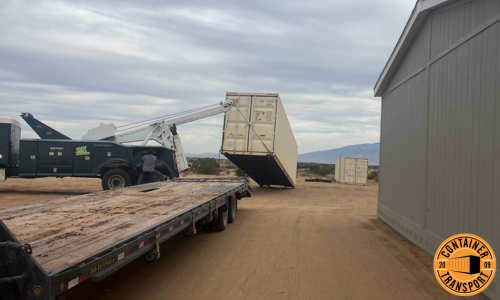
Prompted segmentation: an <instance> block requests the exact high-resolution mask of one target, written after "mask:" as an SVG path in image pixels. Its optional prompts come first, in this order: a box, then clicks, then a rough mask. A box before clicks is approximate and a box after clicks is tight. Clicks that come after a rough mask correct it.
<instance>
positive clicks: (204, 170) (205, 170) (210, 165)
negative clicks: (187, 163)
mask: <svg viewBox="0 0 500 300" xmlns="http://www.w3.org/2000/svg"><path fill="white" fill-rule="evenodd" d="M191 170H192V171H193V172H195V173H198V174H205V175H217V174H219V170H220V166H219V163H218V162H217V160H216V159H215V158H198V159H197V160H195V161H193V162H192V163H191Z"/></svg>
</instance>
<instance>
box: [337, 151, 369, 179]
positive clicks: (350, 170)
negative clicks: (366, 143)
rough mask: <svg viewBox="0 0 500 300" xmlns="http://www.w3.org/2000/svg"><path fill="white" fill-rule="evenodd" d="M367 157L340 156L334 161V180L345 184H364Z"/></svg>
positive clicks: (366, 172)
mask: <svg viewBox="0 0 500 300" xmlns="http://www.w3.org/2000/svg"><path fill="white" fill-rule="evenodd" d="M367 176H368V158H354V157H342V158H340V159H337V160H336V161H335V180H337V182H340V183H345V184H359V185H365V184H366V177H367Z"/></svg>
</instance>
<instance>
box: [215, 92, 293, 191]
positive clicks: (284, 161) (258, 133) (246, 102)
mask: <svg viewBox="0 0 500 300" xmlns="http://www.w3.org/2000/svg"><path fill="white" fill-rule="evenodd" d="M226 100H229V101H232V102H233V103H234V106H233V107H231V109H230V110H228V111H227V112H226V113H225V117H224V131H223V137H222V147H221V153H222V154H223V155H224V156H225V157H227V158H228V159H229V160H230V161H232V162H233V163H234V164H235V165H236V166H238V167H239V168H240V169H242V170H243V171H244V172H245V173H246V174H247V175H248V176H250V177H251V178H252V179H253V180H255V182H257V183H258V184H259V185H260V186H264V185H267V186H271V185H282V186H285V187H295V184H296V180H297V179H296V177H297V151H298V146H297V142H296V141H295V137H294V135H293V132H292V129H291V128H290V123H289V122H288V118H287V116H286V113H285V109H284V108H283V104H282V102H281V99H280V96H279V94H278V93H274V94H266V93H229V92H228V93H226Z"/></svg>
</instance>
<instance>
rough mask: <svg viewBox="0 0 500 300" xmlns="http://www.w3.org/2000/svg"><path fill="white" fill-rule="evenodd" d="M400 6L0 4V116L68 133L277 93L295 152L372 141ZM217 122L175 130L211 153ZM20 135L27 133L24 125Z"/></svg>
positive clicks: (402, 15) (391, 0)
mask: <svg viewBox="0 0 500 300" xmlns="http://www.w3.org/2000/svg"><path fill="white" fill-rule="evenodd" d="M412 8H413V3H411V2H407V1H397V0H386V1H378V2H373V1H367V0H350V1H347V0H342V1H340V0H339V1H322V0H318V1H309V2H303V1H262V0H256V1H251V2H233V1H224V0H222V1H201V0H194V1H190V2H185V1H177V0H173V1H167V2H157V1H147V0H145V1H141V2H139V1H126V0H124V1H113V0H105V1H102V0H100V1H90V0H89V1H84V2H82V1H36V2H33V1H27V0H19V1H3V2H0V27H1V28H2V30H1V31H0V105H1V107H2V110H1V111H0V114H1V115H2V116H7V117H15V118H17V119H18V120H20V118H19V117H18V115H19V113H20V112H24V111H29V112H31V113H32V114H34V115H35V117H37V118H39V119H41V120H42V121H47V123H48V124H49V125H53V127H54V128H55V129H58V130H60V131H61V132H62V133H64V134H66V135H68V136H70V137H72V138H75V139H79V138H81V136H82V135H83V134H84V133H85V132H86V130H87V129H89V128H92V127H95V126H97V125H98V124H99V123H100V122H104V123H109V122H114V123H115V124H116V125H123V124H126V123H132V122H135V121H140V120H144V119H150V118H152V117H156V116H161V115H166V114H170V113H175V112H179V111H183V110H187V109H192V108H196V107H200V106H205V105H209V104H216V103H218V102H219V101H220V100H222V99H223V98H224V95H225V92H226V91H236V92H238V91H241V92H279V93H280V95H281V98H282V100H283V102H284V105H285V109H286V111H287V114H288V117H289V120H290V123H291V126H292V128H293V130H294V131H295V132H296V139H297V142H298V143H299V152H300V153H304V152H309V151H315V150H325V149H330V148H335V147H340V146H345V145H349V144H356V143H372V142H377V141H378V132H379V125H380V103H379V101H378V99H374V98H373V97H372V95H373V94H372V87H373V85H374V83H375V81H376V79H377V78H378V75H379V73H380V72H381V70H382V68H383V66H384V64H385V62H386V59H387V58H388V57H389V55H390V52H391V51H392V49H393V47H394V44H395V43H396V41H397V39H398V37H399V34H400V33H401V31H402V30H403V27H404V25H405V23H406V20H407V18H408V16H409V14H410V12H411V10H412ZM221 129H222V117H221V116H218V117H212V118H209V119H205V120H200V121H197V122H195V123H191V124H186V125H183V126H182V127H180V128H179V132H180V134H181V137H182V139H183V142H184V145H185V149H186V151H187V152H198V153H201V152H216V151H218V150H219V147H220V143H221ZM23 136H24V137H35V136H34V134H33V133H32V132H30V130H28V129H27V126H24V127H23Z"/></svg>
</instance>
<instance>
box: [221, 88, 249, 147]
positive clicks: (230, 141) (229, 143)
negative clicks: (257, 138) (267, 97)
mask: <svg viewBox="0 0 500 300" xmlns="http://www.w3.org/2000/svg"><path fill="white" fill-rule="evenodd" d="M226 99H227V100H231V101H233V102H234V104H235V106H236V107H232V108H231V109H230V110H229V111H228V112H227V113H226V119H225V122H226V124H225V126H224V129H225V130H224V139H223V143H224V144H223V145H222V151H224V152H231V151H235V152H246V151H247V148H248V147H247V144H248V122H249V121H250V107H251V104H252V98H251V97H250V96H246V95H245V96H239V95H229V96H227V97H226Z"/></svg>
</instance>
